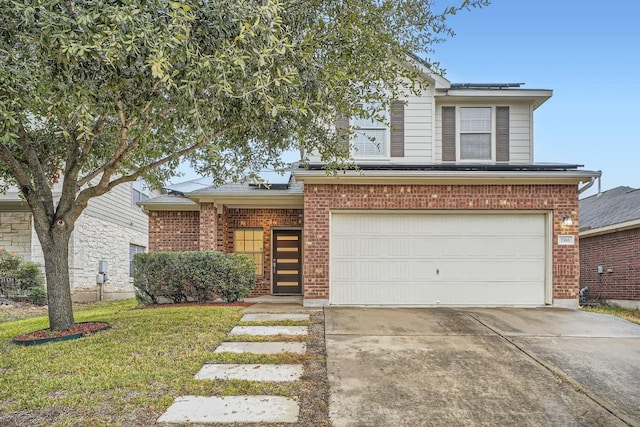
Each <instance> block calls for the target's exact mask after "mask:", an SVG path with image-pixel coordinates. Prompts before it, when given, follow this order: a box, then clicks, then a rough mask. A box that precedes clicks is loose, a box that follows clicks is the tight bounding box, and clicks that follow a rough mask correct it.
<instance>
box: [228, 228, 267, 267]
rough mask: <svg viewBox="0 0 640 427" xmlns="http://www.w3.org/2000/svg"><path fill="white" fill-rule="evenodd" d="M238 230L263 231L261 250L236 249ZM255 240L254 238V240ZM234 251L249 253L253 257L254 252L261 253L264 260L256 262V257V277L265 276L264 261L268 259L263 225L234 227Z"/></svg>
mask: <svg viewBox="0 0 640 427" xmlns="http://www.w3.org/2000/svg"><path fill="white" fill-rule="evenodd" d="M238 231H260V233H262V240H261V244H260V251H259V252H254V251H238V250H236V241H237V238H236V232H238ZM244 241H245V242H246V239H244ZM252 241H253V240H252ZM233 252H234V253H238V254H247V255H249V256H251V257H252V259H254V258H253V256H252V255H254V254H258V253H259V254H260V255H261V258H262V262H261V263H260V264H258V263H255V259H254V263H255V264H256V277H264V275H265V274H264V262H265V259H266V256H265V250H264V229H263V228H262V227H237V228H234V229H233Z"/></svg>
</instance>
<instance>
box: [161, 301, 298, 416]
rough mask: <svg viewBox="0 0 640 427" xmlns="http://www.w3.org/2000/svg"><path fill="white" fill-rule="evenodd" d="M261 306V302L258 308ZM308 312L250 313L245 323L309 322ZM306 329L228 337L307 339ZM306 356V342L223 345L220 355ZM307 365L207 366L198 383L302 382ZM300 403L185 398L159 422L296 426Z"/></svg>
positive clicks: (254, 329)
mask: <svg viewBox="0 0 640 427" xmlns="http://www.w3.org/2000/svg"><path fill="white" fill-rule="evenodd" d="M257 305H259V304H257ZM309 317H310V316H309V314H308V313H296V314H294V313H254V314H252V313H249V314H246V315H245V316H244V317H243V318H242V319H241V321H243V322H253V321H270V322H287V321H292V320H293V321H304V320H309ZM307 334H308V328H307V327H306V326H236V327H234V328H233V329H232V330H231V331H230V332H229V334H228V335H253V336H273V335H296V336H300V335H307ZM285 352H290V353H296V354H304V353H305V352H306V343H304V342H284V341H283V342H223V343H221V344H220V345H219V346H218V348H216V349H215V350H214V353H238V354H239V353H253V354H279V353H285ZM302 374H303V367H302V365H266V364H262V365H257V364H246V365H243V364H206V365H204V366H203V367H202V369H200V371H199V372H198V373H197V374H196V375H195V377H194V378H195V379H197V380H202V381H207V380H246V381H264V382H291V381H298V380H299V379H300V377H301V376H302ZM299 411H300V408H299V405H298V403H297V402H296V401H295V400H294V399H291V398H287V397H282V396H224V397H221V396H180V397H177V398H176V399H175V401H174V403H173V404H172V405H171V406H170V407H169V408H168V409H167V411H166V412H165V413H164V414H163V415H162V416H161V417H160V418H159V419H158V422H159V423H171V424H175V423H200V424H212V423H295V422H297V421H298V413H299Z"/></svg>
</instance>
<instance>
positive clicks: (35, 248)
mask: <svg viewBox="0 0 640 427" xmlns="http://www.w3.org/2000/svg"><path fill="white" fill-rule="evenodd" d="M55 190H56V189H54V195H55V194H56V191H55ZM151 195H152V194H151V192H150V191H149V189H147V187H146V185H145V183H144V181H136V182H134V183H126V184H122V185H119V186H118V187H116V188H114V189H113V190H111V191H110V192H109V193H107V194H105V195H103V196H100V197H97V198H94V199H91V200H90V201H89V205H88V206H87V208H86V209H85V211H84V212H83V213H82V215H81V216H80V218H78V221H77V222H76V224H75V228H74V231H73V235H72V237H71V241H70V243H69V275H70V282H71V292H72V296H73V300H74V301H82V302H84V301H97V300H99V299H100V298H102V299H104V300H114V299H122V298H131V297H133V296H134V290H133V286H132V282H133V277H132V268H131V267H132V263H131V260H132V259H133V255H134V254H135V253H138V252H145V251H146V250H147V247H148V219H147V215H146V214H145V213H144V211H143V210H142V209H141V208H140V207H139V206H137V205H136V203H137V202H140V201H143V200H145V199H147V198H148V197H149V196H151ZM0 248H5V249H6V250H8V251H12V252H16V253H17V254H20V255H22V256H23V257H24V258H25V260H26V261H33V262H37V263H39V264H40V265H42V266H43V271H44V257H43V255H42V248H41V246H40V242H39V241H38V236H37V235H36V232H35V229H34V228H33V220H32V215H31V212H30V211H29V207H28V206H27V205H26V203H25V202H23V201H22V200H21V199H20V196H19V194H18V192H17V191H16V190H15V189H14V190H9V192H7V194H5V195H0ZM100 260H104V261H107V263H108V275H109V280H107V281H106V282H105V284H104V286H103V289H102V295H101V294H100V287H99V286H98V285H97V284H96V282H97V280H96V276H97V275H98V261H100Z"/></svg>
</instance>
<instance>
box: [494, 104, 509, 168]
mask: <svg viewBox="0 0 640 427" xmlns="http://www.w3.org/2000/svg"><path fill="white" fill-rule="evenodd" d="M496 161H497V162H508V161H509V107H496Z"/></svg>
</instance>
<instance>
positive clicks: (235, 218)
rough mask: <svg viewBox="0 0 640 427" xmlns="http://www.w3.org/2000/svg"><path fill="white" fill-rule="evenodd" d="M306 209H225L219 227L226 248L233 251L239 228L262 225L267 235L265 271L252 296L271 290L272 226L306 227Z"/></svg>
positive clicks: (259, 277) (267, 292) (265, 240)
mask: <svg viewBox="0 0 640 427" xmlns="http://www.w3.org/2000/svg"><path fill="white" fill-rule="evenodd" d="M303 221H304V213H303V210H302V209H227V208H225V209H224V214H223V215H221V216H220V225H219V227H218V229H219V230H220V231H221V232H224V233H225V234H224V236H223V238H222V239H221V243H222V245H223V246H222V247H221V248H220V249H221V250H222V251H223V252H233V232H234V230H235V229H236V228H261V229H262V232H263V236H264V240H263V248H262V250H263V253H264V266H263V271H264V274H263V275H262V276H258V278H257V280H256V287H255V288H254V289H253V291H252V292H251V296H259V295H270V294H271V230H272V229H273V228H302V226H303Z"/></svg>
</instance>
